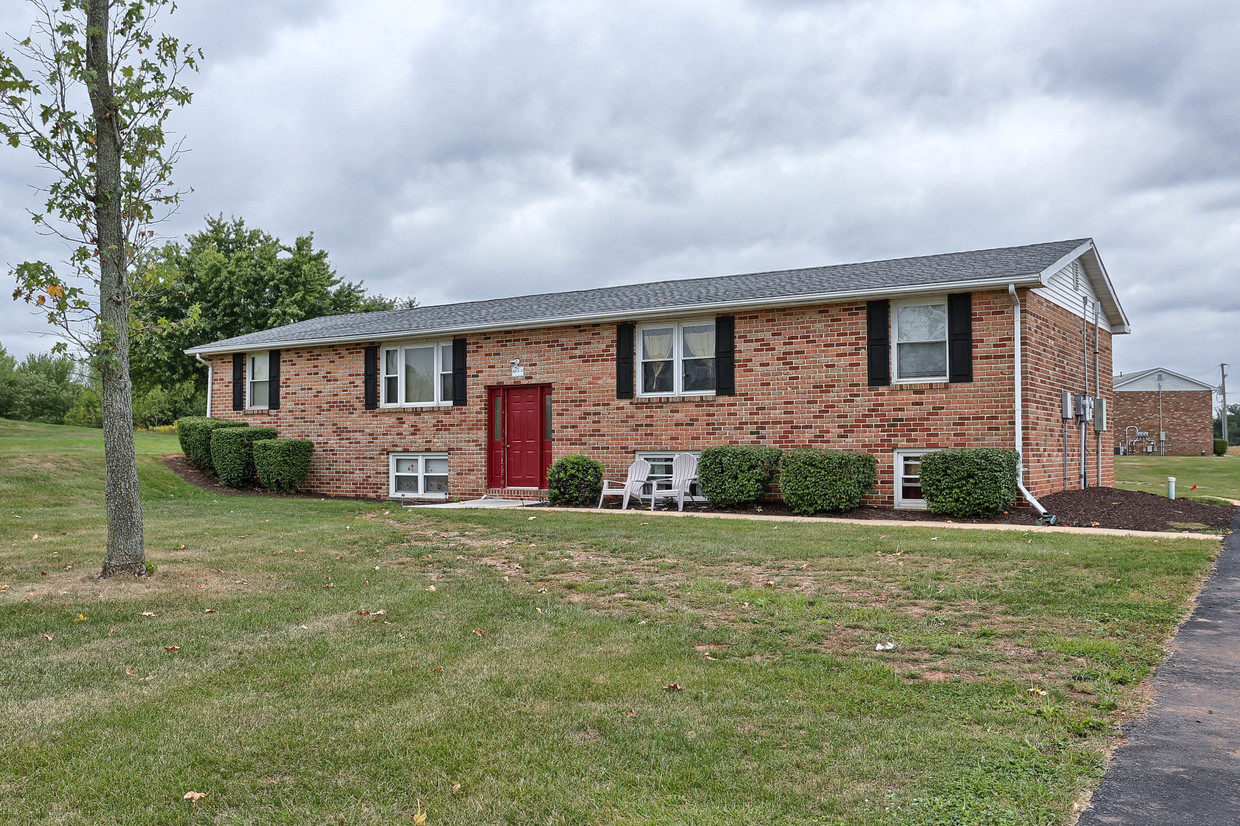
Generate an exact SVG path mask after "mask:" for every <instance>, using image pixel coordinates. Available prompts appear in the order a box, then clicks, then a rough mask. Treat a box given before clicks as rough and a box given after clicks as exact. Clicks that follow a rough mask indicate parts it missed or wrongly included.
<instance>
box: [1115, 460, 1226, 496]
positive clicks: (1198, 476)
mask: <svg viewBox="0 0 1240 826" xmlns="http://www.w3.org/2000/svg"><path fill="white" fill-rule="evenodd" d="M1168 476H1174V477H1175V490H1176V496H1177V497H1180V498H1186V499H1204V500H1211V499H1215V500H1217V499H1234V500H1240V455H1228V456H1116V457H1115V486H1116V487H1117V488H1124V489H1125V490H1143V491H1147V492H1148V493H1157V494H1160V495H1162V496H1166V495H1167V477H1168ZM1193 485H1196V486H1197V490H1193V489H1192V487H1193Z"/></svg>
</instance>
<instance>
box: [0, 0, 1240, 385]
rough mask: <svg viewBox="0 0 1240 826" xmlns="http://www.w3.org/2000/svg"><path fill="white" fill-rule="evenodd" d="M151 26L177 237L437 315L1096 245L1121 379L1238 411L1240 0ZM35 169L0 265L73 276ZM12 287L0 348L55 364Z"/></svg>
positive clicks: (237, 0) (482, 10)
mask: <svg viewBox="0 0 1240 826" xmlns="http://www.w3.org/2000/svg"><path fill="white" fill-rule="evenodd" d="M26 14H27V12H26V11H25V9H23V7H22V6H20V5H19V4H18V3H16V2H12V0H9V2H5V3H4V4H3V5H2V6H0V29H2V30H4V31H7V32H10V33H20V34H22V35H24V34H25V33H26V30H27V23H26V20H27V18H26ZM164 27H165V29H166V30H168V31H170V32H172V33H174V34H176V35H178V36H179V37H181V38H182V39H183V40H184V41H188V42H191V43H193V44H195V45H198V46H201V47H202V48H203V49H204V50H205V52H206V60H205V62H204V64H203V70H202V72H201V74H199V75H197V76H194V77H192V78H191V80H190V84H191V86H192V88H193V90H194V101H193V103H192V105H191V106H190V107H189V108H187V109H185V110H184V111H182V112H180V113H178V114H177V115H176V116H175V118H174V121H173V128H174V129H175V130H176V131H177V132H178V133H179V134H181V135H183V136H184V137H185V141H186V147H187V148H188V149H189V150H190V152H189V154H188V155H186V156H185V157H184V158H183V159H182V161H181V162H180V164H179V167H178V173H177V176H176V180H177V181H178V183H180V184H182V185H183V186H189V187H193V189H194V192H193V193H192V194H190V195H189V196H188V197H186V199H185V201H184V203H183V206H182V209H181V212H180V214H179V215H178V216H176V218H175V219H174V220H173V221H172V222H170V223H168V224H166V225H164V230H165V231H166V232H167V233H168V234H169V235H170V236H171V237H173V238H180V237H183V235H184V234H185V233H187V232H193V231H195V230H197V229H200V228H201V227H202V226H203V219H204V216H207V215H216V214H223V215H224V216H226V217H227V216H239V217H243V218H244V219H245V220H246V222H247V223H248V224H250V225H252V226H257V227H261V228H262V229H265V230H267V231H269V232H271V233H273V234H275V235H278V236H280V237H281V238H283V239H284V240H285V241H288V242H291V241H292V240H293V239H294V238H295V237H296V236H297V235H302V234H306V233H309V232H313V233H314V236H315V243H316V245H317V246H319V247H321V248H323V249H326V250H327V251H328V252H329V253H330V256H331V261H332V263H333V265H334V266H335V268H336V270H337V272H338V273H339V274H340V275H342V276H344V277H345V278H347V279H349V280H353V281H364V282H365V284H366V286H367V288H369V289H370V290H371V291H373V292H379V293H383V294H385V295H413V296H416V297H417V298H418V300H419V301H420V302H421V303H422V304H438V303H443V302H451V301H460V300H469V299H479V298H493V297H498V296H505V295H517V294H524V293H531V292H544V291H554V290H560V289H575V288H583V287H594V286H605V285H611V284H621V283H632V282H639V281H651V280H658V279H666V278H686V277H698V276H709V275H725V274H731V273H739V272H753V271H760V270H769V269H786V268H793V267H803V266H815V265H823V264H836V263H849V262H855V261H865V260H874V259H879V258H892V257H900V256H906V255H921V254H930V253H937V252H951V251H958V250H967V249H980V248H987V247H996V246H1008V245H1018V244H1029V243H1037V242H1042V241H1053V240H1062V239H1067V238H1078V237H1086V236H1091V237H1093V238H1094V239H1095V240H1096V241H1097V243H1098V248H1099V251H1100V252H1101V255H1102V258H1103V261H1104V263H1105V264H1106V266H1107V268H1108V270H1109V271H1110V274H1111V277H1112V279H1113V280H1114V282H1115V286H1116V289H1117V292H1118V294H1119V298H1120V301H1121V303H1122V304H1123V305H1124V308H1125V310H1126V311H1127V313H1128V316H1129V318H1130V320H1131V322H1132V328H1133V333H1132V335H1128V336H1121V337H1117V339H1116V343H1115V354H1116V358H1115V365H1116V369H1117V370H1122V371H1134V370H1141V369H1144V368H1146V367H1152V366H1164V367H1167V368H1170V369H1172V370H1176V371H1178V372H1182V373H1185V374H1187V375H1190V376H1194V377H1197V378H1200V379H1203V380H1206V381H1210V382H1214V383H1216V382H1217V380H1218V364H1219V362H1223V361H1227V362H1230V363H1232V364H1233V365H1235V368H1236V370H1237V375H1238V377H1237V379H1236V381H1235V388H1236V391H1235V393H1234V395H1235V396H1236V398H1238V399H1240V345H1237V340H1238V339H1237V335H1236V326H1235V325H1236V321H1237V319H1238V317H1240V316H1238V314H1237V309H1238V308H1240V278H1237V271H1238V269H1240V95H1238V93H1237V80H1236V79H1237V77H1238V76H1240V49H1238V48H1237V46H1236V44H1237V42H1240V3H1236V2H1235V0H1195V1H1190V0H1176V1H1175V2H1165V3H1159V2H1141V0H1105V1H1104V2H1103V1H1100V2H1090V0H1072V1H1071V2H1057V1H1056V0H1019V1H1018V0H977V1H976V2H938V0H909V1H908V2H884V0H857V2H847V0H838V1H836V2H811V1H810V0H804V1H803V2H798V0H780V1H778V2H777V1H776V0H767V1H766V2H749V3H747V2H728V0H701V2H687V1H686V2H677V1H676V0H652V2H640V1H637V0H625V1H624V2H614V0H612V2H598V3H595V2H586V0H573V1H572V2H569V1H568V0H564V1H563V2H534V1H532V0H531V1H527V2H521V3H512V2H486V0H470V2H467V3H463V2H443V3H436V2H413V1H412V0H400V1H398V0H347V2H346V0H317V2H316V1H313V0H263V2H254V0H210V1H209V2H206V1H205V0H183V2H182V4H181V8H180V9H179V10H178V11H177V13H176V14H174V15H172V16H171V17H168V18H165V22H164ZM44 174H45V173H41V172H40V171H39V170H38V169H37V168H36V166H35V163H34V161H33V157H32V156H31V155H29V154H27V153H26V152H25V151H24V150H23V151H18V150H9V149H0V263H3V264H7V265H13V264H16V263H19V262H20V261H22V260H26V259H27V258H40V257H41V258H45V259H56V260H58V259H59V257H60V256H62V255H63V253H62V252H61V250H60V249H59V248H57V247H55V246H50V247H49V246H48V244H47V242H46V241H43V240H42V239H40V238H39V237H38V236H36V235H35V234H34V230H33V226H32V225H31V223H30V219H29V217H28V216H27V215H26V213H25V210H27V209H29V208H33V207H35V206H36V205H37V204H38V200H37V198H36V196H35V195H34V193H32V192H31V191H30V189H29V186H30V185H31V184H36V183H44V184H45V183H47V180H46V178H44V177H42V176H43V175H44ZM4 272H7V267H6V268H5V269H4ZM9 282H10V283H9V286H8V287H5V288H4V289H3V290H0V302H3V303H0V343H2V344H3V345H4V346H5V347H6V348H7V349H8V351H9V352H10V353H13V354H17V355H22V354H24V353H26V352H29V351H32V350H36V351H41V350H46V349H48V348H50V346H51V344H52V340H50V339H47V338H41V337H39V336H37V335H35V334H34V333H32V332H30V331H35V332H38V331H41V330H45V329H47V325H46V324H45V323H44V322H43V321H42V320H41V319H39V318H38V317H36V316H32V315H30V314H28V312H27V309H26V305H24V304H19V303H15V302H9V301H8V295H9V293H10V292H11V291H12V283H11V279H9Z"/></svg>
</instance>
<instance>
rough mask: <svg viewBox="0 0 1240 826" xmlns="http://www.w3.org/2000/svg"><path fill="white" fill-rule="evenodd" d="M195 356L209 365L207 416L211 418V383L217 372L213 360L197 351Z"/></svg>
mask: <svg viewBox="0 0 1240 826" xmlns="http://www.w3.org/2000/svg"><path fill="white" fill-rule="evenodd" d="M194 358H196V359H198V360H199V361H201V362H202V363H203V364H205V365H207V418H208V419H209V418H211V384H212V380H213V379H214V378H215V377H214V375H213V374H214V373H215V368H214V367H212V366H211V362H209V361H207V360H206V359H204V358H203V357H202V356H200V355H198V354H197V353H194Z"/></svg>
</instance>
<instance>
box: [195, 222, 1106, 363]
mask: <svg viewBox="0 0 1240 826" xmlns="http://www.w3.org/2000/svg"><path fill="white" fill-rule="evenodd" d="M1089 243H1090V239H1087V238H1086V239H1076V240H1071V241H1055V242H1052V243H1048V244H1031V245H1029V246H1024V247H1005V248H1002V249H992V250H975V251H972V252H953V253H946V254H942V255H925V256H919V257H917V258H896V259H891V260H887V261H870V262H866V263H862V264H838V265H835V266H829V267H809V268H806V269H800V270H781V271H778V272H760V273H748V274H744V275H725V276H716V277H713V278H692V279H685V280H673V281H659V282H654V283H648V284H630V285H626V286H620V287H602V288H599V289H593V290H572V291H569V292H562V293H542V294H540V295H523V296H516V297H514V298H495V299H490V300H487V301H468V302H464V303H461V304H440V305H435V306H429V307H414V308H413V309H409V310H386V311H382V312H377V313H356V314H352V315H335V316H324V317H322V318H314V319H309V320H307V321H299V322H297V323H295V324H288V325H285V326H283V327H276V328H274V329H271V330H263V331H262V332H258V333H249V334H247V335H243V336H235V337H233V338H227V339H223V340H222V341H215V342H212V343H210V344H203V345H199V346H198V347H193V348H190V349H189V350H187V351H186V352H188V353H226V352H234V351H238V350H247V349H256V348H263V347H275V346H286V345H295V344H321V343H329V342H337V341H369V340H380V339H391V338H397V337H404V336H410V335H431V334H444V333H459V332H470V331H480V330H494V329H502V328H505V327H528V326H532V325H533V324H535V323H538V324H542V323H546V324H567V323H572V322H576V321H586V320H606V319H617V318H626V317H637V316H641V315H648V314H651V313H657V312H667V311H676V310H679V309H684V310H699V309H700V310H706V309H726V308H727V307H730V306H760V305H761V304H763V303H770V304H786V303H789V302H792V301H795V300H796V299H798V298H802V297H804V298H805V299H806V300H831V299H832V298H835V297H838V298H845V297H854V296H864V295H875V296H877V295H892V294H898V293H901V292H917V291H921V290H926V289H935V288H939V287H944V288H951V287H960V286H966V285H967V286H969V287H976V286H982V285H986V284H995V285H1001V284H1007V283H1009V282H1013V281H1015V282H1017V283H1024V284H1027V283H1030V282H1033V281H1036V280H1038V279H1039V277H1040V276H1041V275H1042V274H1044V273H1045V272H1046V270H1047V269H1048V268H1050V267H1052V266H1053V265H1055V264H1056V263H1058V262H1059V261H1061V260H1062V259H1063V258H1064V256H1066V255H1068V254H1069V253H1071V252H1073V251H1074V250H1077V249H1079V248H1080V247H1081V246H1082V245H1085V244H1089Z"/></svg>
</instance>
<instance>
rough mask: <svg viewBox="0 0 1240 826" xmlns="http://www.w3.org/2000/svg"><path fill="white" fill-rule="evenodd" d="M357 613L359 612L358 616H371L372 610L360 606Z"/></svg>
mask: <svg viewBox="0 0 1240 826" xmlns="http://www.w3.org/2000/svg"><path fill="white" fill-rule="evenodd" d="M357 613H358V616H362V617H368V616H370V612H369V611H367V610H366V609H365V608H358V609H357Z"/></svg>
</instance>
